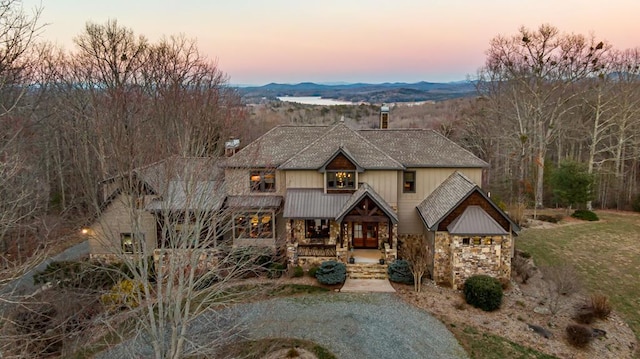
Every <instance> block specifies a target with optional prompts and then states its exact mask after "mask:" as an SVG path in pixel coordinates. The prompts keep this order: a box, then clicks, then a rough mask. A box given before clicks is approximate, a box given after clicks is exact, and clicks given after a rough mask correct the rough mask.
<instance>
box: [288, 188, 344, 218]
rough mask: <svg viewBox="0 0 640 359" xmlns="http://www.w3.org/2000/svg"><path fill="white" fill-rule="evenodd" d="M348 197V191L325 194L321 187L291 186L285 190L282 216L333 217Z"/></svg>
mask: <svg viewBox="0 0 640 359" xmlns="http://www.w3.org/2000/svg"><path fill="white" fill-rule="evenodd" d="M350 197H351V194H349V193H335V194H327V193H324V190H322V189H310V188H291V189H288V190H287V200H286V201H285V203H284V214H283V217H284V218H298V219H303V218H318V219H335V218H336V216H337V215H338V213H339V212H340V209H342V207H343V206H344V204H345V203H346V202H347V201H348V200H349V198H350Z"/></svg>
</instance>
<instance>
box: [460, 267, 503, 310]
mask: <svg viewBox="0 0 640 359" xmlns="http://www.w3.org/2000/svg"><path fill="white" fill-rule="evenodd" d="M464 298H465V300H466V302H467V303H468V304H471V305H473V306H474V307H476V308H480V309H482V310H484V311H486V312H490V311H493V310H496V309H498V308H500V305H501V304H502V286H501V285H500V281H499V280H497V279H495V278H493V277H489V276H488V275H474V276H472V277H469V278H468V279H467V280H466V281H465V282H464Z"/></svg>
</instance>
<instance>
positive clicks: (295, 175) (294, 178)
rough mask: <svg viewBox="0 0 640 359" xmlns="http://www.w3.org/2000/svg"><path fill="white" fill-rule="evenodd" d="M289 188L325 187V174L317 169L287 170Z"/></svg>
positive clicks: (285, 174) (285, 175)
mask: <svg viewBox="0 0 640 359" xmlns="http://www.w3.org/2000/svg"><path fill="white" fill-rule="evenodd" d="M283 177H286V182H287V188H324V174H323V173H320V172H318V171H316V170H300V171H286V172H285V173H284V176H283Z"/></svg>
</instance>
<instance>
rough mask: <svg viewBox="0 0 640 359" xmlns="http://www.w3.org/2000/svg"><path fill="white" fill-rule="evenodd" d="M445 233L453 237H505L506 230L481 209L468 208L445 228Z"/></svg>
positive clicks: (476, 207)
mask: <svg viewBox="0 0 640 359" xmlns="http://www.w3.org/2000/svg"><path fill="white" fill-rule="evenodd" d="M447 231H448V232H449V233H450V234H454V235H459V236H462V235H483V236H492V235H506V234H509V232H508V231H507V230H505V229H504V228H502V226H500V224H498V222H496V220H495V219H493V217H491V216H490V215H489V214H488V213H487V212H486V211H485V210H484V209H482V207H479V206H468V207H467V208H466V209H465V210H464V212H462V214H461V215H460V216H459V217H457V218H456V219H454V220H453V221H452V222H451V224H449V225H448V226H447Z"/></svg>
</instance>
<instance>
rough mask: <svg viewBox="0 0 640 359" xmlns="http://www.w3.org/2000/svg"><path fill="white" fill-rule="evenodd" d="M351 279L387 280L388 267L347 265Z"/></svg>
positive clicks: (362, 264) (376, 264)
mask: <svg viewBox="0 0 640 359" xmlns="http://www.w3.org/2000/svg"><path fill="white" fill-rule="evenodd" d="M347 278H349V279H387V265H386V264H378V263H355V264H347Z"/></svg>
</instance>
